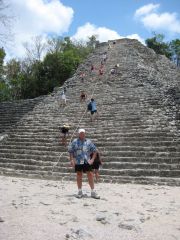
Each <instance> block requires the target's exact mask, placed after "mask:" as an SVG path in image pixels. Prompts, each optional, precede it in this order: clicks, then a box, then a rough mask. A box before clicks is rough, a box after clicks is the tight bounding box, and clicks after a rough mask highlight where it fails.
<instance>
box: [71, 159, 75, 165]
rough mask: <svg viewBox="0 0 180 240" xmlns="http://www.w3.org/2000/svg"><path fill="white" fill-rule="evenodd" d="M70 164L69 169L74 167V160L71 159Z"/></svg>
mask: <svg viewBox="0 0 180 240" xmlns="http://www.w3.org/2000/svg"><path fill="white" fill-rule="evenodd" d="M70 164H71V167H75V160H74V159H71V160H70Z"/></svg>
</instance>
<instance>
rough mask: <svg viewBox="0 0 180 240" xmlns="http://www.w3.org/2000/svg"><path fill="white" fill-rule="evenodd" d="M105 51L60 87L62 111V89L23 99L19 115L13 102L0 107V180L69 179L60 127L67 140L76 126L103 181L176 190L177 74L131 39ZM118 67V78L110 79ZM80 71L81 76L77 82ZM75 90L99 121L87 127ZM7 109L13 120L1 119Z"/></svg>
mask: <svg viewBox="0 0 180 240" xmlns="http://www.w3.org/2000/svg"><path fill="white" fill-rule="evenodd" d="M110 44H111V45H112V48H111V49H108V43H103V44H100V45H99V46H98V47H97V48H96V49H95V52H94V53H93V54H91V55H90V56H89V57H88V59H87V60H86V61H85V62H84V63H83V64H81V65H80V66H79V68H78V70H77V72H76V74H74V76H73V77H72V78H71V79H68V80H67V81H66V83H65V85H66V86H67V87H68V88H67V97H68V105H67V106H66V107H65V108H62V107H60V106H59V95H60V91H61V89H59V91H57V92H54V93H53V94H52V95H49V96H42V97H41V98H38V99H34V100H29V103H28V104H25V105H26V107H24V110H22V109H23V108H22V107H20V105H19V107H17V105H18V103H11V104H10V103H1V104H0V113H1V117H0V129H1V135H2V136H3V135H6V138H4V139H3V140H2V141H1V142H0V173H1V174H7V175H16V176H25V177H38V178H49V179H71V180H72V179H75V174H74V173H73V170H72V169H71V168H70V166H69V160H68V153H67V148H65V147H64V146H62V144H61V143H60V132H59V126H61V125H62V124H64V123H69V124H70V125H71V130H70V136H69V139H68V140H69V141H70V140H71V139H72V138H74V137H76V130H77V128H78V127H84V128H85V129H86V131H87V137H88V138H90V139H92V140H93V142H94V143H95V144H96V145H97V147H98V149H99V150H100V151H101V152H102V156H103V161H104V163H103V168H102V169H101V170H100V174H101V180H102V181H107V182H124V183H125V182H136V183H145V184H147V183H153V184H169V185H180V147H179V146H180V145H179V142H180V140H179V98H178V96H179V88H178V87H179V86H178V81H179V79H180V72H179V70H178V69H176V67H175V65H174V64H173V63H171V62H170V61H169V60H168V59H166V58H165V57H163V56H159V55H156V54H155V53H154V52H153V51H152V50H150V49H148V48H146V47H145V46H143V45H142V44H140V43H139V42H138V41H136V40H130V39H121V40H117V41H116V44H115V45H113V44H112V43H111V42H110ZM104 51H107V55H108V59H107V62H106V63H105V65H104V75H103V77H102V78H101V79H99V77H98V74H96V75H95V76H94V77H93V79H92V76H91V74H90V65H91V63H93V64H94V65H95V66H96V68H99V66H100V60H101V56H102V53H103V52H104ZM117 63H118V64H119V68H118V69H117V74H116V75H113V76H111V74H110V70H111V68H112V67H114V66H115V64H117ZM81 71H84V72H85V73H86V77H85V80H84V82H81V80H80V78H79V73H80V72H81ZM81 90H85V91H86V92H87V93H88V96H89V97H90V98H91V96H92V94H93V97H94V98H95V100H96V102H97V106H98V112H99V118H98V121H96V122H93V123H91V122H90V116H89V114H87V113H85V110H86V103H81V104H80V103H79V97H80V91H81ZM25 102H26V103H27V102H28V100H26V101H24V103H25ZM22 103H23V101H22ZM14 104H16V114H15V115H14V114H11V115H8V113H10V112H13V111H12V110H11V109H13V108H14V107H13V106H14ZM32 108H33V109H32ZM13 119H14V120H13ZM11 120H12V121H11ZM3 126H5V128H4V129H3Z"/></svg>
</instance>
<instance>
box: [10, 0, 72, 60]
mask: <svg viewBox="0 0 180 240" xmlns="http://www.w3.org/2000/svg"><path fill="white" fill-rule="evenodd" d="M11 8H12V10H13V15H14V16H16V20H15V21H14V25H13V31H14V48H12V47H9V48H8V53H9V54H10V55H12V56H13V55H14V56H18V57H21V56H23V54H24V48H23V46H22V43H23V42H27V41H30V40H31V39H32V37H34V36H37V35H46V34H49V33H50V34H58V35H61V34H63V33H65V32H67V31H68V29H69V26H70V24H71V22H72V18H73V14H74V12H73V9H72V8H70V7H67V6H64V5H63V4H62V3H61V2H60V1H59V0H48V1H47V0H23V1H22V0H11Z"/></svg>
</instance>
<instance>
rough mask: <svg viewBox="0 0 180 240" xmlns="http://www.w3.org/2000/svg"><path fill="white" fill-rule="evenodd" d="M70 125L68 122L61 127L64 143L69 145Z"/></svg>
mask: <svg viewBox="0 0 180 240" xmlns="http://www.w3.org/2000/svg"><path fill="white" fill-rule="evenodd" d="M69 129H70V126H69V125H68V124H64V125H63V126H62V127H61V133H62V145H64V146H66V145H67V134H68V133H69Z"/></svg>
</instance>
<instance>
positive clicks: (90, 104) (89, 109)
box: [87, 102, 92, 111]
mask: <svg viewBox="0 0 180 240" xmlns="http://www.w3.org/2000/svg"><path fill="white" fill-rule="evenodd" d="M87 110H88V111H91V110H92V103H91V102H90V103H88V105H87Z"/></svg>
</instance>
